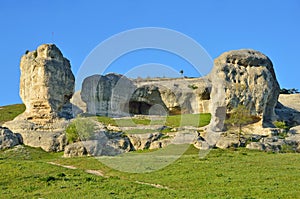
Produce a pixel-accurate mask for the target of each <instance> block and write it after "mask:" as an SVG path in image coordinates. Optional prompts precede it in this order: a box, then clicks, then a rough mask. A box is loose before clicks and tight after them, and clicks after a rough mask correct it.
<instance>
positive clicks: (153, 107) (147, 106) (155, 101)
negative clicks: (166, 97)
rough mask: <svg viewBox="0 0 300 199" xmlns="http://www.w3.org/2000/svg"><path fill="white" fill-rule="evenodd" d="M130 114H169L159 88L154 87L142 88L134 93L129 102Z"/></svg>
mask: <svg viewBox="0 0 300 199" xmlns="http://www.w3.org/2000/svg"><path fill="white" fill-rule="evenodd" d="M129 112H130V113H131V114H142V115H167V114H168V110H167V107H166V105H165V104H164V102H163V101H162V99H161V94H160V92H159V89H158V87H156V86H153V85H150V86H141V87H138V88H137V89H136V90H135V91H134V93H133V94H132V96H131V99H130V102H129Z"/></svg>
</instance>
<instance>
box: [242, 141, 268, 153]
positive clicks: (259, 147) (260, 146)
mask: <svg viewBox="0 0 300 199" xmlns="http://www.w3.org/2000/svg"><path fill="white" fill-rule="evenodd" d="M246 148H247V149H250V150H259V151H264V150H265V149H266V147H265V145H264V144H263V143H261V142H250V143H249V144H247V146H246Z"/></svg>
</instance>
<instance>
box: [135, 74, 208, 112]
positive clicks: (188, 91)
mask: <svg viewBox="0 0 300 199" xmlns="http://www.w3.org/2000/svg"><path fill="white" fill-rule="evenodd" d="M135 85H136V86H137V87H138V88H143V87H145V86H148V87H155V88H157V89H158V92H159V95H157V96H160V97H161V99H157V101H158V100H161V101H162V102H163V103H164V105H165V107H166V108H167V110H168V112H169V113H170V114H182V113H207V112H209V102H210V90H211V84H210V82H209V80H208V79H207V78H205V77H204V78H177V79H163V78H160V79H159V78H158V79H152V80H151V79H150V80H136V81H135ZM144 95H146V94H144ZM149 97H150V96H149Z"/></svg>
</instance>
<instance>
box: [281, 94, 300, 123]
mask: <svg viewBox="0 0 300 199" xmlns="http://www.w3.org/2000/svg"><path fill="white" fill-rule="evenodd" d="M278 102H279V103H277V106H276V109H275V112H276V114H277V116H278V120H279V121H285V122H286V124H287V125H289V126H297V125H300V94H290V95H287V94H281V95H279V98H278Z"/></svg>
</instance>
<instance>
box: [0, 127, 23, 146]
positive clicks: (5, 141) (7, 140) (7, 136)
mask: <svg viewBox="0 0 300 199" xmlns="http://www.w3.org/2000/svg"><path fill="white" fill-rule="evenodd" d="M19 144H22V140H21V137H20V136H18V135H16V134H14V133H13V132H11V131H10V130H9V129H8V128H4V127H0V150H3V149H9V148H12V147H14V146H16V145H19Z"/></svg>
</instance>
